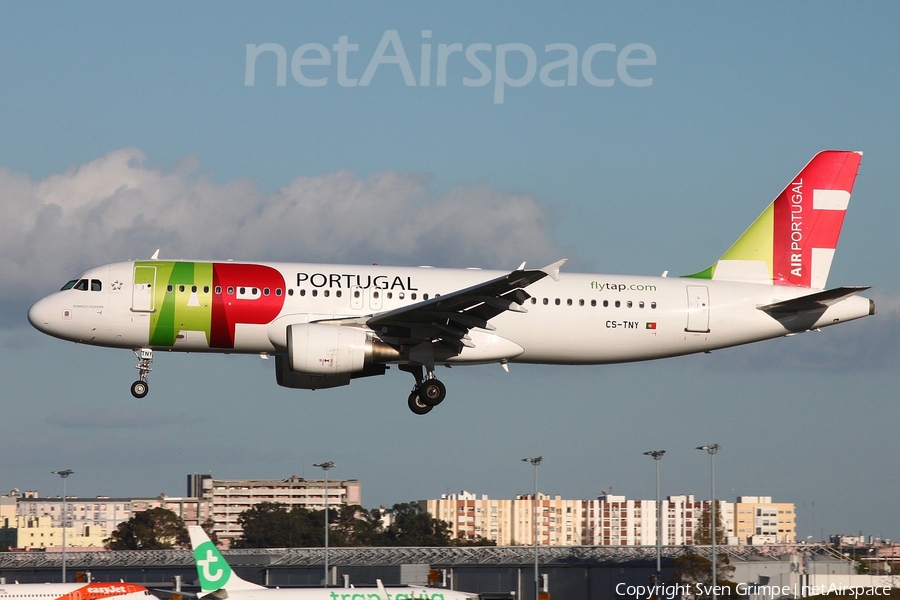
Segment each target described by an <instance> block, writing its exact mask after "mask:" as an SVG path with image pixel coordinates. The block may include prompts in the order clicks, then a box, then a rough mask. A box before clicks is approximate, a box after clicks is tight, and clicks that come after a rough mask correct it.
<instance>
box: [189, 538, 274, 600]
mask: <svg viewBox="0 0 900 600" xmlns="http://www.w3.org/2000/svg"><path fill="white" fill-rule="evenodd" d="M188 533H189V534H190V536H191V549H192V550H193V551H194V561H195V562H196V563H197V577H198V578H199V580H200V590H201V596H205V595H207V594H212V595H213V597H217V596H216V594H217V593H218V592H220V591H222V590H225V591H226V592H227V591H229V590H231V591H236V590H262V589H265V588H264V587H263V586H261V585H256V584H255V583H250V582H249V581H244V580H243V579H241V578H240V577H238V576H237V573H235V572H234V571H232V570H231V567H230V566H229V565H228V563H227V562H226V561H225V557H223V556H222V553H221V552H219V549H218V548H216V545H215V544H213V543H212V541H211V540H210V539H209V536H208V535H206V532H205V531H203V528H202V527H198V526H196V525H191V526H190V527H188ZM221 597H222V598H227V597H228V595H227V594H221Z"/></svg>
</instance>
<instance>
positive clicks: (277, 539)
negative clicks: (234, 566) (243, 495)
mask: <svg viewBox="0 0 900 600" xmlns="http://www.w3.org/2000/svg"><path fill="white" fill-rule="evenodd" d="M329 512H331V511H329ZM329 517H330V515H329ZM238 523H240V525H241V528H242V529H243V533H242V534H241V537H240V538H238V539H237V540H235V544H234V547H235V548H316V547H320V546H324V545H325V511H311V510H308V509H306V508H294V509H293V510H288V508H287V505H286V504H282V503H280V502H261V503H259V504H256V505H254V506H253V507H251V508H249V509H247V510H245V511H244V512H242V513H241V514H240V515H239V516H238Z"/></svg>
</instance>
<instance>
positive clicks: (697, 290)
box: [684, 285, 709, 333]
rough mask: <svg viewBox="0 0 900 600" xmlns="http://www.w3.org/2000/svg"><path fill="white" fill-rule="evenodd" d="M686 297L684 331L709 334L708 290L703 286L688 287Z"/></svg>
mask: <svg viewBox="0 0 900 600" xmlns="http://www.w3.org/2000/svg"><path fill="white" fill-rule="evenodd" d="M687 295H688V312H687V327H685V328H684V330H685V331H691V332H694V333H709V288H708V287H706V286H705V285H689V286H687Z"/></svg>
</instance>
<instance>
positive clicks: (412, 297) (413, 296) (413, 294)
mask: <svg viewBox="0 0 900 600" xmlns="http://www.w3.org/2000/svg"><path fill="white" fill-rule="evenodd" d="M409 297H410V298H411V299H413V300H415V299H416V293H415V292H413V293H412V294H410V295H409Z"/></svg>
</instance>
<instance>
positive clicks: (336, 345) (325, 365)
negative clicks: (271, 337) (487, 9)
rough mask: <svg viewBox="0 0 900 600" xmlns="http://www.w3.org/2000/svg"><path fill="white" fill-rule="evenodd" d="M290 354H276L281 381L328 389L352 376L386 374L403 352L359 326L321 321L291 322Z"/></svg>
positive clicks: (288, 385)
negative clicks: (391, 362)
mask: <svg viewBox="0 0 900 600" xmlns="http://www.w3.org/2000/svg"><path fill="white" fill-rule="evenodd" d="M286 341H287V355H286V356H285V355H277V356H276V357H275V376H276V380H277V381H278V385H281V386H284V387H290V388H300V389H324V388H330V387H337V386H341V385H347V384H349V383H350V380H351V379H354V378H357V377H369V376H372V375H383V374H384V372H385V371H386V370H387V366H386V365H385V364H384V363H387V362H389V361H392V360H397V359H399V358H400V353H399V352H398V351H397V350H396V349H394V348H393V347H391V346H389V345H387V344H385V343H384V342H382V341H381V340H378V339H376V338H374V336H373V335H372V333H371V332H368V331H366V330H364V329H360V328H358V327H341V326H339V325H324V324H318V323H295V324H292V325H288V326H287V331H286Z"/></svg>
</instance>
